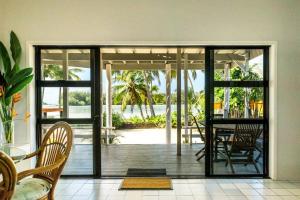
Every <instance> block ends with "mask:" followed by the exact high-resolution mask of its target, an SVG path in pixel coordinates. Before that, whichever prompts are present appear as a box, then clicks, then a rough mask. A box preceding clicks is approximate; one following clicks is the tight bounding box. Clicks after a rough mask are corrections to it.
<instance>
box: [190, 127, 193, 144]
mask: <svg viewBox="0 0 300 200" xmlns="http://www.w3.org/2000/svg"><path fill="white" fill-rule="evenodd" d="M192 144H193V129H190V145H191V146H192Z"/></svg>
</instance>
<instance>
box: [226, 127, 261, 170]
mask: <svg viewBox="0 0 300 200" xmlns="http://www.w3.org/2000/svg"><path fill="white" fill-rule="evenodd" d="M261 133H262V128H261V126H260V125H259V124H237V125H236V128H235V131H234V136H233V140H232V142H231V145H230V146H231V147H230V150H228V149H227V148H228V147H227V145H225V148H226V153H227V162H226V166H227V165H228V164H229V165H230V168H231V171H232V173H235V171H234V168H233V164H244V165H245V166H246V165H248V164H253V165H254V167H255V169H256V172H257V173H259V169H258V167H257V165H256V161H255V158H254V150H255V149H256V141H257V139H258V138H259V137H260V135H261Z"/></svg>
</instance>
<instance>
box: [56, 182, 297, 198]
mask: <svg viewBox="0 0 300 200" xmlns="http://www.w3.org/2000/svg"><path fill="white" fill-rule="evenodd" d="M120 183H121V180H116V179H114V180H112V179H109V180H108V179H101V180H100V179H61V180H60V181H59V183H58V186H57V188H56V199H57V200H60V199H63V200H68V199H74V200H75V199H78V200H86V199H92V200H138V199H141V200H175V199H176V200H208V199H209V200H213V199H220V200H227V199H236V200H243V199H250V200H259V199H271V200H277V199H285V200H292V199H300V181H298V182H297V181H294V182H293V181H272V180H269V179H173V190H142V191H119V190H118V188H119V186H120Z"/></svg>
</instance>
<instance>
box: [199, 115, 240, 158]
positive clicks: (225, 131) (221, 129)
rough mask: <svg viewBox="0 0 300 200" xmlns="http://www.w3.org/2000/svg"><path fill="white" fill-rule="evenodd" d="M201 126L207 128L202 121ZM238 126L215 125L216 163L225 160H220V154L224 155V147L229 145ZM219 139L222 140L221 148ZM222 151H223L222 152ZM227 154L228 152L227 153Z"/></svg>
mask: <svg viewBox="0 0 300 200" xmlns="http://www.w3.org/2000/svg"><path fill="white" fill-rule="evenodd" d="M201 124H203V125H204V126H205V122H204V121H201ZM235 127H236V124H213V129H214V131H213V133H214V134H213V139H214V160H215V161H222V160H224V159H219V158H218V154H219V153H220V154H221V155H223V154H224V151H225V149H224V147H225V145H227V144H228V142H229V140H230V138H231V137H232V136H233V134H234V130H235ZM218 138H220V139H221V140H222V144H223V146H222V147H220V146H219V144H220V142H219V141H218ZM220 149H222V150H223V151H221V150H220ZM225 153H226V152H225Z"/></svg>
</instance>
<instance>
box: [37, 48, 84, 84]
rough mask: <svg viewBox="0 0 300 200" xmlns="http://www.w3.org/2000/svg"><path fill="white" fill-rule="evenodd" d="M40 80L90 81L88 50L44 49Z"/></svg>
mask: <svg viewBox="0 0 300 200" xmlns="http://www.w3.org/2000/svg"><path fill="white" fill-rule="evenodd" d="M41 65H42V69H41V70H42V74H41V79H42V80H74V81H82V80H90V50H89V49H68V50H66V49H44V50H42V51H41Z"/></svg>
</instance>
